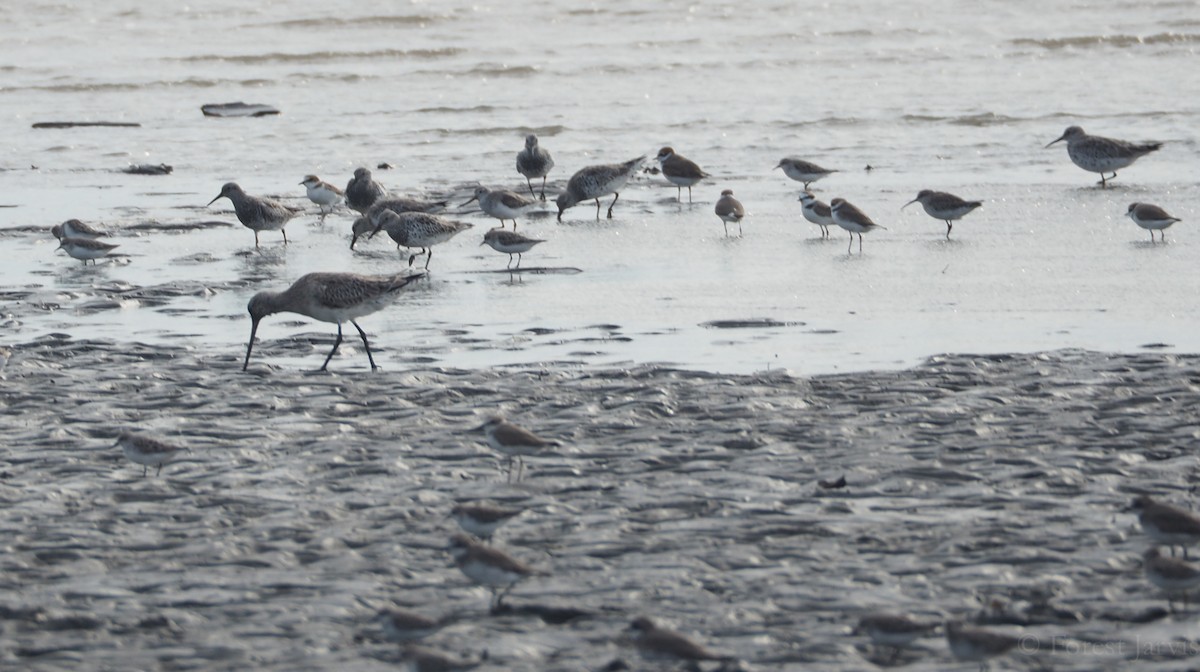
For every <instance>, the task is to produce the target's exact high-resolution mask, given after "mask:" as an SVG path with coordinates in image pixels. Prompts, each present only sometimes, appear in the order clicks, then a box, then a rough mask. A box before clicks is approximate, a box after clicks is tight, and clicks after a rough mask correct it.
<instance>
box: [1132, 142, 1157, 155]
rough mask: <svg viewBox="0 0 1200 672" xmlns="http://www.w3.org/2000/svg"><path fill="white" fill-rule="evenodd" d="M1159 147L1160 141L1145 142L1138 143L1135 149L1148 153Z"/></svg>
mask: <svg viewBox="0 0 1200 672" xmlns="http://www.w3.org/2000/svg"><path fill="white" fill-rule="evenodd" d="M1159 147H1162V143H1161V142H1147V143H1146V144H1144V145H1138V147H1137V150H1138V151H1139V152H1141V153H1143V154H1149V153H1150V152H1156V151H1158V148H1159Z"/></svg>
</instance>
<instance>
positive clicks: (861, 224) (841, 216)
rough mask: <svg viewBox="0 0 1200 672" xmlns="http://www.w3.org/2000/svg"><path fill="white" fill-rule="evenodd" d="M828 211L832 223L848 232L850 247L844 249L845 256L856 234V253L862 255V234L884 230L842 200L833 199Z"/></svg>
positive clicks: (850, 247) (851, 246)
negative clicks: (831, 216) (831, 217)
mask: <svg viewBox="0 0 1200 672" xmlns="http://www.w3.org/2000/svg"><path fill="white" fill-rule="evenodd" d="M829 211H830V214H832V215H833V223H834V224H837V225H838V226H840V227H841V228H843V229H845V230H846V231H849V232H850V246H849V247H847V248H846V254H850V250H851V249H852V248H853V246H854V234H856V233H857V234H858V253H859V254H862V234H864V233H868V232H871V231H874V230H875V229H882V228H884V227H882V226H880V225H878V224H876V223H875V222H873V221H871V218H870V217H867V216H866V215H865V214H864V213H863V211H862V210H859V209H858V208H856V207H854V205H852V204H851V203H850V202H849V201H846V200H845V199H842V198H835V199H833V201H831V202H830V204H829Z"/></svg>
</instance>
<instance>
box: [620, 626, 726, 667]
mask: <svg viewBox="0 0 1200 672" xmlns="http://www.w3.org/2000/svg"><path fill="white" fill-rule="evenodd" d="M629 629H630V630H632V631H633V632H635V633H637V634H636V637H635V638H634V640H633V643H634V646H636V647H637V649H638V652H639V653H640V654H641V655H642V657H644V658H646V659H648V660H659V661H664V660H667V661H676V662H677V661H690V662H699V661H701V660H720V661H730V662H732V661H736V660H737V658H736V657H735V656H731V655H728V654H723V653H717V652H715V651H712V650H710V649H708V648H707V647H705V646H703V645H701V644H698V643H696V642H695V641H693V640H692V639H691V638H689V637H688V636H687V635H684V634H683V633H680V632H676V631H674V630H669V629H667V628H662V627H659V626H658V625H657V624H655V622H654V621H653V620H651V619H650V618H648V617H646V616H638V617H637V618H635V619H634V620H633V623H631V624H630V625H629Z"/></svg>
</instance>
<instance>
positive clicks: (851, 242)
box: [846, 231, 854, 254]
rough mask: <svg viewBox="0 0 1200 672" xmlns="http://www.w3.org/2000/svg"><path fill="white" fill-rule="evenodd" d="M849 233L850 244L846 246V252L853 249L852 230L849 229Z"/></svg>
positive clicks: (848, 252)
mask: <svg viewBox="0 0 1200 672" xmlns="http://www.w3.org/2000/svg"><path fill="white" fill-rule="evenodd" d="M849 233H850V244H849V245H847V246H846V254H850V253H851V252H852V251H854V232H853V231H850V232H849Z"/></svg>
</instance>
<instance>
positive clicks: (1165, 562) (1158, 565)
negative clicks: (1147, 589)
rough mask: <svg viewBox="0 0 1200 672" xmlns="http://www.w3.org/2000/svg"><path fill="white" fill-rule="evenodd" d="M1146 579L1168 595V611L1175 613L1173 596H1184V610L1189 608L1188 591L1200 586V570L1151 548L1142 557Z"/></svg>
mask: <svg viewBox="0 0 1200 672" xmlns="http://www.w3.org/2000/svg"><path fill="white" fill-rule="evenodd" d="M1142 558H1143V563H1142V567H1143V569H1144V570H1145V571H1146V578H1147V579H1149V580H1150V583H1153V584H1154V585H1155V586H1158V588H1159V589H1160V590H1162V591H1163V592H1164V593H1166V595H1167V609H1168V610H1170V611H1175V608H1174V605H1173V604H1172V599H1171V598H1172V596H1174V595H1176V594H1181V595H1182V596H1183V610H1184V611H1187V608H1188V591H1190V590H1191V589H1193V588H1195V587H1196V586H1200V569H1197V568H1196V567H1195V566H1193V565H1191V564H1189V563H1188V562H1186V561H1184V560H1180V559H1178V558H1173V557H1172V558H1166V557H1163V556H1162V554H1160V553H1159V552H1158V547H1155V548H1151V549H1149V550H1147V551H1146V553H1145V554H1144V555H1143V556H1142Z"/></svg>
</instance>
